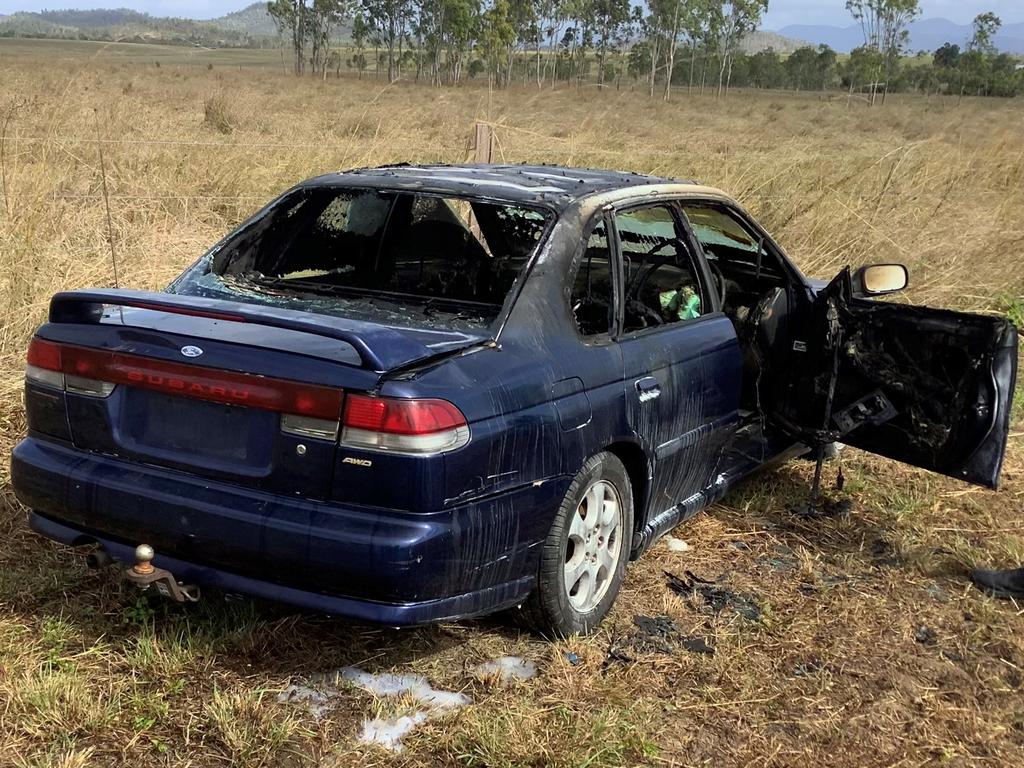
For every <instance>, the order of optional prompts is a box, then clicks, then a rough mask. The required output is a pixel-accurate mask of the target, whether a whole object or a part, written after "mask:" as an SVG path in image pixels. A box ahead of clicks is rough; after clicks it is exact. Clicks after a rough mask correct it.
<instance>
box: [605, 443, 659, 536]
mask: <svg viewBox="0 0 1024 768" xmlns="http://www.w3.org/2000/svg"><path fill="white" fill-rule="evenodd" d="M604 450H605V451H607V452H608V453H610V454H612V455H613V456H615V458H617V459H618V460H619V461H621V462H622V466H624V467H625V468H626V474H627V475H628V476H629V482H630V485H631V486H632V487H633V538H634V541H635V540H636V537H637V535H638V534H639V533H640V531H642V530H643V529H644V526H645V525H646V524H647V498H648V494H649V493H650V486H651V471H650V466H651V462H650V459H649V457H648V456H647V452H646V451H644V449H643V448H642V447H641V446H640V445H639V444H638V443H635V442H631V441H628V440H620V441H618V442H615V443H612V444H610V445H607V446H605V448H604Z"/></svg>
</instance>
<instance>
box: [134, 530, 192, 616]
mask: <svg viewBox="0 0 1024 768" xmlns="http://www.w3.org/2000/svg"><path fill="white" fill-rule="evenodd" d="M154 557H156V552H154V551H153V548H152V547H151V546H149V544H139V546H137V547H136V548H135V565H133V566H132V567H131V568H126V569H125V571H124V577H125V578H126V579H127V580H128V581H130V582H131V583H132V584H134V585H135V586H137V587H138V588H139V589H141V590H147V589H149V588H150V587H153V586H155V587H156V591H157V592H159V593H160V594H161V595H163V596H164V597H166V598H169V599H171V600H174V601H175V602H176V603H195V602H198V601H199V587H197V586H196V585H195V584H182V583H180V582H179V581H178V580H177V579H176V578H174V574H173V573H171V572H170V571H165V570H164V569H163V568H157V567H156V566H154V565H153V558H154Z"/></svg>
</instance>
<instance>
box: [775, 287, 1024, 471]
mask: <svg viewBox="0 0 1024 768" xmlns="http://www.w3.org/2000/svg"><path fill="white" fill-rule="evenodd" d="M814 322H815V325H816V328H815V329H814V331H812V333H811V335H810V338H812V339H814V340H816V341H817V342H818V343H817V344H814V345H813V346H812V347H810V348H809V350H808V355H807V364H806V365H805V366H802V369H803V370H804V373H803V374H802V375H801V377H800V380H799V382H798V383H797V384H796V385H795V386H794V388H793V389H792V391H791V394H790V397H788V398H787V402H786V404H785V405H784V406H783V409H782V411H783V413H782V416H783V420H784V421H785V422H786V423H787V424H789V425H790V426H791V427H793V426H794V425H795V426H797V429H798V430H801V429H802V431H803V432H804V434H805V435H813V434H815V430H817V431H818V434H819V435H821V436H822V437H824V438H827V439H834V440H842V441H843V442H844V443H847V444H849V445H853V446H855V447H858V448H862V449H863V450H866V451H869V452H871V453H876V454H879V455H881V456H886V457H888V458H891V459H895V460H897V461H901V462H903V463H906V464H911V465H913V466H917V467H922V468H924V469H928V470H931V471H934V472H938V473H941V474H944V475H949V476H950V477H956V478H959V479H961V480H965V481H967V482H969V483H973V484H976V485H982V486H985V487H987V488H995V487H997V485H998V481H999V474H1000V470H1001V467H1002V461H1003V455H1004V453H1005V450H1006V440H1007V435H1008V431H1009V419H1010V409H1011V405H1012V397H1013V390H1014V386H1015V382H1016V367H1017V347H1018V339H1017V331H1016V329H1015V328H1014V326H1013V324H1012V323H1010V322H1009V321H1008V320H1006V319H1004V318H998V317H988V316H983V315H973V314H968V313H963V312H952V311H948V310H943V309H932V308H930V307H918V306H908V305H904V304H894V303H889V302H882V301H871V300H866V299H860V298H855V297H854V296H853V290H852V282H851V277H850V273H849V270H848V269H847V270H844V271H843V272H842V273H841V274H840V275H839V276H838V277H837V278H836V279H835V280H833V281H832V283H830V284H829V285H828V286H827V287H826V288H825V289H823V290H822V291H821V292H820V293H819V294H818V297H817V299H816V305H815V312H814ZM833 355H835V358H834V359H833ZM833 365H834V366H835V370H836V376H835V390H834V396H833V403H832V407H831V416H830V418H829V421H828V424H827V426H826V425H825V422H824V421H823V419H824V415H825V413H826V407H827V396H828V389H829V387H830V380H831V378H832V375H831V372H832V370H833Z"/></svg>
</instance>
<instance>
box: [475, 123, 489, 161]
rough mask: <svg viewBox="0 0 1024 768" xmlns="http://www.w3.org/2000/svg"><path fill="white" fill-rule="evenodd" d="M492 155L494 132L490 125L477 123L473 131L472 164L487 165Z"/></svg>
mask: <svg viewBox="0 0 1024 768" xmlns="http://www.w3.org/2000/svg"><path fill="white" fill-rule="evenodd" d="M493 155H494V131H493V130H492V128H491V124H490V123H477V124H476V128H475V130H474V131H473V162H474V163H489V162H491V157H492V156H493Z"/></svg>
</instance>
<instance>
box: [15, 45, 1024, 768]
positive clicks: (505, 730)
mask: <svg viewBox="0 0 1024 768" xmlns="http://www.w3.org/2000/svg"><path fill="white" fill-rule="evenodd" d="M51 45H52V44H48V45H47V46H46V48H45V52H44V50H43V49H40V51H39V52H33V51H32V49H31V46H29V47H28V48H25V47H24V45H22V47H21V48H19V49H18V51H17V52H15V53H12V52H10V51H8V52H7V53H5V52H4V48H3V46H0V129H2V135H3V140H2V142H0V149H2V151H0V167H2V170H3V198H2V200H0V311H2V312H3V329H2V332H0V428H2V432H0V448H2V450H3V451H4V452H5V453H6V452H7V451H8V450H9V449H10V447H12V446H13V444H14V442H15V441H16V440H17V439H18V437H19V436H20V435H21V434H22V432H23V430H24V420H23V416H22V413H21V401H20V392H19V389H20V377H21V369H22V367H23V360H24V351H25V346H26V344H27V339H28V338H29V336H30V334H31V331H32V329H33V328H34V327H35V325H37V324H38V323H39V322H41V320H42V319H43V318H44V316H45V311H46V303H47V300H48V298H49V296H50V295H51V294H52V293H53V292H54V291H56V290H59V289H62V288H70V287H81V286H87V285H93V286H103V285H110V284H111V280H112V275H111V267H110V251H109V244H108V241H107V229H106V227H107V224H106V222H107V219H106V206H105V203H104V199H103V195H102V191H101V190H102V181H103V176H104V175H105V176H106V181H107V185H108V191H109V196H108V199H109V204H110V215H111V221H112V225H113V232H114V240H115V245H116V250H117V254H118V260H119V267H120V272H121V276H122V284H123V285H125V286H131V287H141V288H158V287H160V286H162V285H164V284H166V282H167V281H168V280H169V279H170V278H172V277H173V276H174V275H176V274H177V273H178V272H179V271H180V270H181V269H183V268H184V267H185V266H186V265H187V264H188V263H190V262H191V261H192V260H194V259H195V258H197V257H198V256H199V255H200V254H201V253H202V252H203V250H204V249H205V248H206V247H207V246H209V245H210V244H211V243H213V242H214V241H216V240H217V239H218V238H219V237H220V236H221V235H222V234H223V233H224V232H226V231H227V230H228V228H230V227H231V226H232V225H233V224H235V223H237V222H238V221H240V220H241V219H242V218H244V217H245V216H246V215H248V214H249V213H251V212H253V211H254V210H256V209H257V208H258V207H259V206H260V205H261V204H262V203H263V202H265V201H267V200H268V199H269V198H270V197H271V196H273V195H274V194H276V193H277V192H279V191H281V190H282V189H284V188H286V187H287V186H289V185H290V184H292V183H294V182H296V181H298V180H300V179H302V178H305V177H308V176H311V175H313V174H315V173H320V172H324V171H328V170H332V169H338V168H344V167H352V166H357V165H366V164H377V163H382V162H393V161H401V160H408V161H435V160H447V161H457V160H458V161H460V160H464V159H466V158H467V157H468V143H467V142H468V137H469V135H470V132H471V129H472V125H473V122H474V121H475V120H484V121H488V122H491V123H492V124H494V125H495V126H496V133H497V137H498V146H497V151H498V153H499V156H500V158H501V159H505V160H509V161H527V160H530V161H545V162H557V163H575V164H580V165H594V166H603V167H618V168H624V169H630V170H639V171H647V172H653V173H659V174H667V175H674V176H680V177H688V178H698V179H700V180H701V181H704V182H707V183H709V184H713V185H716V186H720V187H722V188H724V189H726V190H728V191H729V192H731V193H732V194H734V195H735V196H736V197H737V198H738V199H739V200H740V201H741V202H742V203H743V204H744V205H746V206H747V207H748V208H749V209H750V210H751V211H752V212H753V213H754V214H755V215H756V216H758V217H759V218H760V219H761V220H762V221H763V222H764V223H765V224H766V226H767V227H768V228H769V229H770V230H772V231H773V232H776V233H778V236H779V238H780V240H781V242H782V244H783V245H784V246H785V247H786V248H787V249H788V250H789V252H790V254H791V255H792V257H793V258H794V259H795V261H796V262H797V263H798V264H799V265H800V266H801V267H802V268H803V269H805V271H806V272H808V273H809V274H811V275H814V276H817V277H829V276H831V275H832V274H834V273H835V271H836V270H837V269H838V268H839V267H840V266H842V265H843V264H846V263H853V264H860V263H865V262H869V261H876V262H883V261H902V262H905V263H907V264H908V265H909V267H910V269H911V276H912V278H911V279H912V283H913V285H912V288H911V290H910V291H909V292H908V293H907V295H906V297H905V299H906V300H909V301H914V302H919V303H928V304H934V305H944V306H951V307H956V308H961V309H971V310H974V311H980V312H1001V313H1006V314H1009V315H1010V316H1011V317H1012V318H1014V319H1015V321H1016V322H1017V323H1018V325H1020V324H1021V323H1022V322H1024V143H1022V142H1021V139H1020V137H1021V135H1024V105H1022V104H1021V103H1020V102H1004V101H997V100H991V101H980V100H970V99H968V100H965V101H964V102H963V104H961V105H960V106H959V107H957V104H956V101H955V100H948V101H943V100H942V99H939V98H933V99H931V100H925V99H924V98H920V99H918V98H911V97H907V98H904V99H893V100H891V101H890V103H888V104H887V105H886V106H885V107H884V108H880V109H874V110H869V109H867V108H865V107H863V106H862V105H860V104H853V105H851V106H848V105H847V104H846V100H845V98H842V97H839V96H838V95H836V96H829V95H820V94H799V95H782V94H772V93H737V94H734V95H732V96H730V97H729V98H728V99H726V100H715V99H713V98H710V97H699V96H696V95H693V96H689V97H687V96H686V95H685V94H680V95H679V97H678V98H677V99H676V100H675V101H673V102H670V103H667V104H666V103H664V102H662V101H660V100H654V101H651V100H648V99H647V98H646V97H645V96H644V94H643V93H642V92H641V91H637V92H630V91H626V90H624V91H616V92H601V93H599V92H597V91H594V90H587V91H584V92H577V91H575V90H571V89H566V90H557V91H554V92H550V91H545V92H543V93H538V92H536V91H535V90H530V89H512V90H509V91H504V92H489V91H488V90H487V89H486V87H483V86H479V85H469V86H467V87H465V88H460V89H442V90H438V89H432V88H430V87H427V86H423V85H419V86H417V85H413V84H399V85H393V86H387V87H386V86H384V84H383V83H380V82H376V81H372V80H369V81H357V80H354V79H342V80H329V81H327V82H315V81H296V80H294V79H292V78H289V77H284V76H282V75H278V74H276V73H272V72H270V71H266V70H256V69H246V68H242V67H234V66H232V67H226V66H223V65H221V64H220V63H219V62H217V63H215V65H214V66H213V68H212V69H211V68H205V67H201V66H196V62H195V61H194V60H190V61H188V62H181V61H177V60H176V59H175V58H174V57H173V56H172V55H170V54H169V53H168V54H167V55H166V56H165V55H163V54H161V56H160V57H157V56H156V55H154V56H153V57H152V58H151V59H150V58H147V57H144V56H136V57H133V58H131V59H130V60H124V59H123V58H122V59H111V58H109V57H108V58H105V57H104V55H103V53H102V51H96V50H93V49H91V48H90V49H88V51H86V52H84V53H83V52H80V51H75V50H71V49H67V50H64V49H62V51H64V53H62V55H61V56H59V57H57V56H54V54H53V53H52V51H51V49H50V46H51ZM157 62H160V66H157ZM97 139H99V141H97ZM100 149H102V150H103V159H102V163H101V160H100V152H99V150H100ZM1012 433H1013V434H1012V436H1011V438H1010V449H1009V453H1008V457H1007V463H1006V468H1005V471H1004V475H1003V487H1002V489H1001V490H1000V491H999V492H998V493H993V492H988V491H983V490H980V489H975V488H972V487H969V486H966V485H963V484H961V483H959V482H957V481H954V480H948V479H945V478H941V477H938V476H935V475H930V474H928V473H924V472H920V471H917V470H913V469H908V468H906V467H902V466H900V465H897V464H895V463H893V462H890V461H887V460H884V459H879V458H875V457H871V456H868V455H865V454H862V453H859V452H857V451H853V450H850V451H846V452H844V453H843V455H842V456H841V459H840V461H839V462H837V463H832V464H829V465H828V466H827V468H826V483H827V485H828V487H829V488H830V489H833V490H831V491H830V492H832V493H838V492H837V491H835V490H834V484H835V481H836V478H837V476H838V473H839V471H840V467H841V471H842V473H843V476H844V478H845V488H844V490H843V492H842V494H841V495H842V497H844V498H849V499H850V500H851V501H852V503H853V508H852V512H851V513H850V514H849V515H848V516H847V517H844V518H841V519H835V520H823V521H813V522H809V521H806V520H804V519H801V518H799V517H796V516H795V515H793V514H792V513H791V512H790V509H791V508H792V506H793V505H794V504H795V503H796V502H798V501H799V500H801V499H802V498H803V497H804V495H805V494H806V492H807V487H808V483H809V480H810V473H811V466H810V465H808V464H805V463H800V462H797V463H795V464H791V465H788V466H785V467H781V468H779V469H776V470H773V471H770V472H767V473H765V474H763V475H761V476H760V477H758V478H756V479H755V480H753V481H751V482H749V483H747V484H746V485H745V486H743V487H742V488H740V489H739V490H737V491H736V492H734V493H733V494H731V495H730V496H729V497H728V498H727V499H725V501H724V502H723V503H722V504H719V505H716V506H715V507H714V508H713V509H712V510H710V511H709V512H708V513H706V514H703V515H701V516H699V517H698V518H696V519H695V520H694V521H692V522H690V523H688V524H687V525H685V526H683V527H681V528H680V529H678V530H677V531H675V532H674V535H675V536H676V537H677V538H679V539H683V540H685V542H686V543H687V544H688V546H689V548H688V550H687V551H684V552H677V551H670V550H669V548H668V546H667V545H666V543H664V542H663V543H661V544H659V545H658V546H657V547H655V549H654V550H653V551H652V552H651V553H649V554H648V555H647V556H646V557H644V558H643V559H642V560H641V561H639V562H637V563H634V564H632V566H631V568H630V570H629V574H628V577H627V581H626V584H625V587H624V590H623V593H622V595H621V596H620V598H619V600H618V603H617V605H616V608H615V610H614V612H613V614H612V616H611V618H610V619H609V620H608V621H607V622H606V624H605V625H604V627H603V628H602V629H601V631H600V632H598V633H597V634H596V635H595V636H593V637H590V638H587V639H573V640H568V641H564V642H555V643H551V642H546V641H544V640H541V639H538V638H535V637H531V636H529V635H526V634H523V633H521V632H519V631H518V630H516V629H514V628H512V627H511V625H510V624H509V622H508V621H507V620H505V619H503V618H501V617H495V618H492V619H486V620H478V621H468V622H463V623H456V624H445V625H441V626H437V627H431V628H425V629H416V630H406V631H396V630H390V629H385V628H379V627H370V626H361V625H356V624H353V623H351V622H348V621H345V620H342V619H338V618H331V617H324V616H315V615H303V614H297V613H295V612H294V611H293V610H291V609H289V608H287V607H285V606H280V605H274V604H269V603H262V602H254V601H250V600H247V599H242V600H238V599H232V600H225V599H222V597H220V596H218V595H216V594H210V595H208V596H207V598H206V599H204V601H203V602H202V603H200V604H199V605H196V606H188V607H181V606H174V605H169V604H165V603H160V602H150V601H148V600H146V599H144V598H143V597H141V596H140V595H138V594H137V593H135V592H132V591H131V590H128V589H125V588H123V587H122V586H121V585H120V584H119V582H118V580H117V578H116V575H115V574H112V573H108V572H93V571H89V570H88V569H87V568H86V567H85V565H84V563H83V562H82V559H81V558H80V557H78V556H75V555H74V554H73V553H71V552H70V551H68V550H65V549H63V548H60V547H58V546H55V545H51V544H49V543H46V542H44V541H42V540H41V539H39V538H38V537H36V536H34V535H32V534H31V533H30V532H29V531H28V529H27V526H26V522H25V520H26V511H25V510H24V509H23V508H21V507H20V506H19V505H18V504H17V502H16V501H15V500H14V498H13V496H12V494H11V492H10V489H9V486H8V485H7V480H8V470H7V467H6V466H2V467H0V764H2V765H14V766H29V765H31V766H65V767H66V768H72V767H73V766H93V765H95V766H113V765H125V764H129V763H131V764H134V765H142V764H145V765H175V766H177V765H184V766H196V767H202V768H205V767H206V766H223V765H240V766H304V765H314V764H319V765H324V766H334V765H338V766H347V765H377V764H389V765H409V766H418V765H438V764H444V765H449V764H450V765H465V766H548V765H553V766H591V767H595V766H623V765H705V764H706V765H714V766H716V767H723V768H724V767H726V766H751V765H759V766H760V765H764V766H768V765H772V766H815V767H817V766H820V765H828V766H838V767H843V768H845V767H847V766H849V767H850V768H853V767H855V766H856V767H858V768H859V767H861V766H920V765H950V766H973V765H979V766H980V765H1000V766H1016V765H1022V764H1024V697H1022V686H1024V669H1022V667H1024V632H1022V630H1024V618H1022V617H1021V612H1020V607H1019V606H1017V605H1015V604H1013V603H1012V602H1000V601H995V600H992V599H990V598H987V597H985V596H984V595H982V594H980V593H979V592H977V591H976V590H975V589H973V588H972V587H971V586H970V585H969V583H968V581H967V579H966V576H965V574H966V572H967V569H969V568H970V567H972V566H974V565H980V564H992V565H996V566H1009V565H1013V564H1016V563H1020V562H1024V537H1022V536H1021V530H1022V529H1021V525H1022V522H1024V392H1022V391H1021V389H1020V388H1018V394H1017V403H1016V406H1015V423H1014V426H1013V429H1012ZM666 572H667V573H670V574H673V575H675V576H676V577H679V578H681V579H687V578H689V577H687V575H686V574H687V572H690V573H691V574H693V575H696V576H698V577H701V578H703V579H707V580H716V584H715V585H714V588H715V589H717V590H718V591H717V592H715V593H711V592H710V591H709V590H708V589H706V588H705V587H706V586H707V585H703V586H700V585H699V586H700V589H699V590H698V591H689V592H684V594H682V595H680V594H677V593H676V592H674V591H672V589H670V587H669V579H668V577H667V576H666ZM701 590H703V591H701ZM638 616H639V617H650V618H654V619H658V620H659V621H658V622H655V623H654V624H653V626H655V627H658V628H661V629H666V628H670V629H671V631H669V632H668V634H667V635H666V636H660V637H653V638H652V637H650V636H645V635H644V633H643V632H642V631H641V629H640V628H639V627H638V625H637V622H636V617H638ZM669 622H670V623H669ZM640 623H641V624H645V625H646V626H648V628H649V627H650V626H651V623H650V622H644V621H641V622H640ZM697 641H703V643H701V642H697ZM711 649H713V653H711V652H708V651H710V650H711ZM506 655H515V656H520V657H523V658H525V659H528V660H531V661H533V662H535V663H536V664H537V667H538V670H539V674H538V675H537V676H536V677H534V678H532V679H529V680H525V681H511V682H502V681H500V680H499V679H497V678H496V677H494V676H491V677H485V678H483V679H481V678H480V677H478V676H477V675H476V674H474V667H475V666H476V665H478V664H479V663H481V662H485V661H488V660H491V659H495V658H497V657H500V656H506ZM345 666H355V667H358V668H360V669H363V670H366V671H368V672H395V673H399V674H418V675H422V676H424V677H425V678H426V679H427V680H428V681H429V682H430V684H432V685H433V686H434V687H435V688H438V689H442V690H445V691H453V692H460V693H462V694H464V695H466V696H467V697H469V698H470V699H471V700H472V703H470V704H467V705H465V706H462V707H459V708H454V709H452V710H451V711H450V712H448V713H446V714H444V715H443V716H440V717H436V718H432V719H429V720H427V722H425V723H423V724H422V725H420V726H419V727H418V728H416V729H415V730H414V731H413V732H412V733H411V734H410V735H409V736H407V737H406V738H405V740H404V745H405V749H404V750H403V751H402V752H401V753H397V754H396V753H392V752H389V751H386V750H384V749H382V748H381V747H378V746H372V745H371V746H367V745H362V744H360V742H359V741H358V737H359V735H360V733H361V731H362V728H363V722H364V720H365V719H367V718H373V717H384V718H387V717H391V716H396V715H414V714H415V713H416V712H418V711H420V708H419V707H418V706H417V704H416V702H415V700H414V697H413V696H411V695H409V694H405V695H402V696H397V697H386V696H374V695H373V694H370V693H368V692H367V691H365V690H363V689H362V688H360V687H359V686H357V685H341V686H339V687H338V690H337V692H336V695H334V696H333V698H332V699H331V700H330V703H329V709H328V710H327V711H326V713H325V714H323V715H322V716H321V717H319V718H318V717H316V716H315V715H314V714H313V713H312V712H311V711H310V708H309V706H308V702H286V703H281V702H279V701H278V697H279V694H280V693H281V692H282V691H284V690H285V689H286V688H287V686H289V685H290V684H292V683H303V682H305V681H306V680H307V679H308V678H309V676H310V675H312V674H314V673H318V672H330V671H332V670H338V669H339V668H342V667H345Z"/></svg>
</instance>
